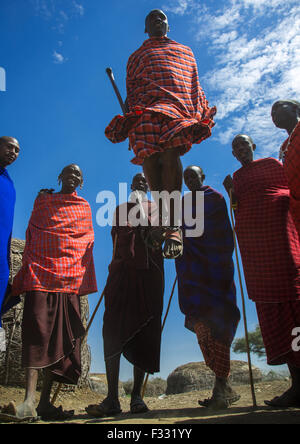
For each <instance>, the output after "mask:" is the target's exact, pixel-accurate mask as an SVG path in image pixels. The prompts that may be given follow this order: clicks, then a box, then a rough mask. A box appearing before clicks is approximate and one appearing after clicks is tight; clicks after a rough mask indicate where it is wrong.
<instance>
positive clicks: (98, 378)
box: [90, 373, 126, 396]
mask: <svg viewBox="0 0 300 444" xmlns="http://www.w3.org/2000/svg"><path fill="white" fill-rule="evenodd" d="M90 388H91V390H92V391H93V392H96V393H99V394H100V395H107V379H106V374H105V373H90ZM119 396H126V394H125V390H124V387H123V384H122V382H121V381H119Z"/></svg>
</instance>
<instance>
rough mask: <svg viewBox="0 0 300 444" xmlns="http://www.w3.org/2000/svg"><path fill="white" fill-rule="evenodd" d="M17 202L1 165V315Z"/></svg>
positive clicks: (10, 181)
mask: <svg viewBox="0 0 300 444" xmlns="http://www.w3.org/2000/svg"><path fill="white" fill-rule="evenodd" d="M15 202H16V191H15V187H14V184H13V182H12V180H11V178H10V177H9V174H8V172H7V171H6V169H5V168H2V167H0V315H1V314H2V309H3V307H2V305H3V300H4V297H5V294H6V291H7V286H8V279H9V265H10V242H11V234H12V227H13V219H14V210H15ZM0 327H1V316H0Z"/></svg>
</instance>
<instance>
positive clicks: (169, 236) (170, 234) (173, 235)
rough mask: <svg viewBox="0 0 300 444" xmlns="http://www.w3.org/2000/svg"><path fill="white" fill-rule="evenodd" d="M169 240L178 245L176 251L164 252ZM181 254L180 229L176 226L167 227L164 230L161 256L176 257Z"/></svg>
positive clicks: (166, 257)
mask: <svg viewBox="0 0 300 444" xmlns="http://www.w3.org/2000/svg"><path fill="white" fill-rule="evenodd" d="M169 241H172V242H174V241H175V243H176V244H177V245H178V246H179V249H178V252H177V253H173V252H172V253H171V254H168V253H167V252H166V250H167V248H166V246H167V245H168V243H169ZM182 254H183V239H182V231H181V229H180V228H178V227H168V228H167V229H166V231H165V245H164V250H163V256H164V258H165V259H177V258H178V257H180V256H182Z"/></svg>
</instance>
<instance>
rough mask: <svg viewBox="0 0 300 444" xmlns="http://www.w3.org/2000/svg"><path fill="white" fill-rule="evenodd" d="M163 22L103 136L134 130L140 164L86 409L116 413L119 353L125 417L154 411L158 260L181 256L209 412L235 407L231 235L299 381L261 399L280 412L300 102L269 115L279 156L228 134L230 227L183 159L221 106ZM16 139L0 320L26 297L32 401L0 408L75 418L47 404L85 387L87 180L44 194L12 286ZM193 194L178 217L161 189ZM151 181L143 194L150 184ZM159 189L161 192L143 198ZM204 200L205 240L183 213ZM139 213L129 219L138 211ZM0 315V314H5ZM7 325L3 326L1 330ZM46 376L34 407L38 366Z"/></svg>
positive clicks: (77, 174) (66, 179) (298, 298)
mask: <svg viewBox="0 0 300 444" xmlns="http://www.w3.org/2000/svg"><path fill="white" fill-rule="evenodd" d="M168 30H169V25H168V19H167V16H166V15H165V14H164V13H163V12H162V11H160V10H153V11H151V12H150V13H149V14H148V16H147V17H146V20H145V32H146V33H148V35H149V39H147V40H146V41H145V42H144V44H143V45H142V47H141V48H139V49H138V50H137V51H136V52H135V53H134V54H132V56H130V58H129V61H128V65H127V106H128V113H126V114H125V115H124V116H116V117H115V118H114V119H113V120H112V121H111V122H110V124H109V125H108V126H107V128H106V130H105V135H106V136H107V137H108V138H109V139H110V140H111V141H112V142H113V143H117V142H121V141H123V140H125V139H126V138H129V141H130V146H131V148H132V150H133V151H134V154H135V157H134V159H133V163H135V164H137V165H139V166H142V168H143V173H142V172H139V173H137V174H136V175H135V176H134V177H133V180H132V185H131V189H132V193H131V196H130V199H129V202H127V203H126V204H124V208H125V210H124V208H122V205H121V206H119V207H117V208H116V211H115V217H114V222H115V223H114V225H113V228H112V232H111V234H112V242H113V257H112V261H111V263H110V266H109V274H108V278H107V282H106V286H105V289H104V295H105V312H104V318H103V331H102V334H103V341H104V358H105V365H106V375H107V383H108V394H107V397H106V398H105V399H104V400H103V401H102V402H101V403H100V404H97V405H94V404H91V405H89V406H87V407H86V412H87V414H88V415H91V416H96V417H102V416H107V415H116V414H119V413H120V412H121V407H120V402H119V393H118V381H119V366H120V357H121V355H122V354H123V355H124V356H125V358H126V359H127V360H128V361H129V362H130V363H131V364H132V365H133V375H134V383H133V388H132V393H131V403H130V411H131V413H133V414H136V413H142V412H146V411H147V410H148V407H147V405H146V403H145V401H144V399H143V396H142V385H143V381H144V378H145V373H150V374H153V373H155V372H159V369H160V353H161V331H162V323H161V316H162V310H163V297H164V259H175V265H176V272H177V278H178V296H179V306H180V310H181V311H182V313H183V314H184V316H185V327H186V328H187V329H189V330H191V331H192V332H194V333H195V335H196V338H197V341H198V343H199V346H200V349H201V351H202V354H203V357H204V360H205V362H206V364H207V366H208V367H209V368H210V369H211V370H212V371H213V373H214V374H215V385H214V388H213V392H212V396H211V398H209V399H205V400H202V401H199V404H200V405H201V406H204V407H206V408H214V409H219V408H227V407H229V406H230V405H232V404H233V403H234V402H236V401H237V400H238V399H239V395H238V393H236V392H235V390H234V389H233V388H232V387H231V384H230V379H229V376H230V348H231V344H232V342H233V339H234V337H235V334H236V330H237V326H238V323H239V321H240V311H239V309H238V306H237V300H236V299H237V298H236V287H235V284H234V263H233V259H232V256H233V251H234V237H233V234H234V233H233V229H234V230H235V232H236V235H237V239H238V245H239V248H240V253H241V257H242V262H243V268H244V275H245V281H246V285H247V291H248V296H249V298H250V299H251V300H252V301H254V302H255V304H256V309H257V316H258V320H259V325H260V328H261V333H262V337H263V341H264V346H265V349H266V355H267V362H268V364H270V365H281V364H287V366H288V368H289V371H290V374H291V380H292V384H291V388H290V389H289V390H288V391H287V392H285V393H283V394H281V395H280V396H278V397H276V398H274V399H272V400H270V401H266V403H267V404H268V405H271V406H276V407H282V408H286V407H300V352H297V351H295V350H293V349H292V340H293V336H292V331H293V330H294V328H295V327H300V238H299V236H300V133H299V131H300V129H299V128H300V123H299V122H300V103H298V102H297V101H294V100H279V101H277V102H275V103H274V105H273V106H272V110H271V118H272V120H273V122H274V125H275V126H276V127H278V128H280V129H285V130H286V131H287V133H288V139H287V140H286V141H285V142H284V143H283V145H282V147H281V150H280V160H276V159H274V158H266V159H258V160H254V151H255V149H256V145H255V143H254V142H253V140H252V138H251V137H250V136H249V135H246V134H238V135H236V136H235V137H234V139H233V141H232V154H233V156H234V157H235V158H236V159H237V160H238V161H239V162H240V163H241V168H240V169H239V170H237V171H236V172H234V174H233V177H231V176H227V177H226V178H225V180H224V187H225V189H226V191H227V193H228V195H229V197H230V202H231V205H232V208H233V210H234V213H235V227H232V226H231V224H230V220H229V216H228V210H227V205H226V201H225V199H224V197H223V196H222V194H221V193H220V192H218V191H216V190H214V189H213V188H211V187H210V186H208V185H204V181H205V174H204V171H203V170H202V168H201V167H200V166H199V165H192V166H189V167H188V168H186V169H185V171H183V169H182V164H181V160H180V156H182V155H184V154H185V153H186V152H187V151H189V150H190V149H191V147H192V145H193V144H199V143H200V142H202V141H203V140H204V139H206V138H207V137H209V136H210V134H211V129H212V128H213V126H214V122H213V116H214V114H215V113H216V108H215V107H211V108H210V107H209V106H208V102H207V100H206V98H205V94H204V92H203V90H202V88H201V86H200V84H199V80H198V74H197V66H196V61H195V59H194V56H193V53H192V51H191V50H190V48H187V47H186V46H184V45H181V44H178V43H177V42H174V41H172V40H170V39H168V37H167V32H168ZM19 152H20V145H19V142H18V141H17V140H16V139H15V138H12V137H1V138H0V239H1V243H0V308H1V315H3V314H4V313H5V312H6V311H7V310H9V309H10V307H11V306H12V305H13V304H16V303H17V302H18V301H19V298H20V296H21V295H25V298H24V301H25V303H24V313H23V321H22V363H23V366H24V368H25V369H26V391H25V398H24V402H23V403H21V404H20V405H18V406H15V404H14V403H13V402H12V403H10V404H9V405H8V406H5V407H4V408H3V413H4V414H8V415H11V416H15V417H17V418H27V417H33V418H34V417H41V418H43V419H52V420H53V419H66V418H68V417H70V416H71V415H72V412H67V411H64V410H63V409H62V408H61V407H59V408H57V407H55V406H54V405H53V404H52V403H51V400H50V394H51V388H52V385H53V382H54V381H58V382H63V383H67V384H77V382H78V378H79V377H80V374H81V361H80V341H81V338H82V337H83V336H84V335H85V328H84V326H83V324H82V320H81V315H80V297H81V296H82V295H89V294H92V293H95V292H97V283H96V277H95V267H94V261H93V245H94V231H93V222H92V213H91V208H90V205H89V204H88V202H87V201H86V200H85V199H83V198H82V197H80V196H79V195H78V193H77V191H76V190H77V189H78V187H81V186H82V184H83V173H82V171H81V169H80V167H79V166H78V165H74V164H70V165H68V166H66V167H65V168H64V169H63V170H62V172H61V173H60V175H59V177H58V179H59V183H60V184H61V189H60V191H58V192H55V191H54V190H53V189H43V190H41V191H40V192H39V193H38V196H37V198H36V200H35V202H34V206H33V211H32V214H31V217H30V220H29V224H28V228H27V231H26V246H25V251H24V255H23V262H22V267H21V269H20V270H19V272H18V273H17V275H16V276H15V278H14V280H13V282H12V284H9V271H10V242H11V235H12V228H13V217H14V206H15V197H16V192H15V189H14V185H13V182H12V180H11V178H10V176H9V174H8V172H7V168H8V167H9V166H10V165H11V164H12V163H13V162H15V161H16V160H17V158H18V155H19ZM183 181H184V182H185V184H186V186H187V188H188V189H189V190H190V193H189V194H188V195H187V196H185V197H184V198H183V199H182V215H183V217H182V224H181V225H180V226H179V225H178V224H176V220H175V218H174V208H172V206H171V207H168V208H167V214H169V216H170V217H169V218H168V222H166V220H164V217H165V214H166V212H165V211H164V210H165V209H166V206H167V203H166V202H165V201H164V200H163V199H164V198H162V199H160V200H155V193H153V192H154V191H159V192H161V191H167V192H168V193H172V192H173V191H179V192H180V193H181V192H182V184H183ZM148 187H149V188H148ZM149 190H150V192H152V193H153V197H154V200H153V201H150V200H148V198H147V192H148V191H149ZM199 192H200V193H202V195H203V199H204V212H203V213H202V215H203V216H204V227H205V228H204V232H203V234H201V235H199V236H197V237H190V236H189V235H188V234H187V233H188V232H189V229H190V228H191V227H190V226H189V225H188V224H187V223H186V221H185V219H184V214H186V207H187V206H189V211H190V213H191V214H192V215H193V217H196V215H197V214H198V211H197V205H198V200H197V193H199ZM136 206H138V213H139V217H140V220H141V221H142V220H144V221H145V220H147V224H146V223H140V224H137V225H136V224H132V221H131V219H130V210H131V209H132V208H133V207H136ZM0 322H1V321H0ZM0 327H1V324H0ZM41 369H43V370H44V383H43V389H42V392H41V396H40V400H39V403H38V405H37V406H36V404H35V403H36V400H35V397H36V387H37V379H38V373H39V370H41Z"/></svg>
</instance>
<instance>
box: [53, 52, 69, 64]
mask: <svg viewBox="0 0 300 444" xmlns="http://www.w3.org/2000/svg"><path fill="white" fill-rule="evenodd" d="M53 60H54V63H57V64H59V65H61V64H62V63H64V62H65V61H66V59H65V57H64V56H63V55H62V54H60V53H59V52H57V51H54V52H53Z"/></svg>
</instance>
